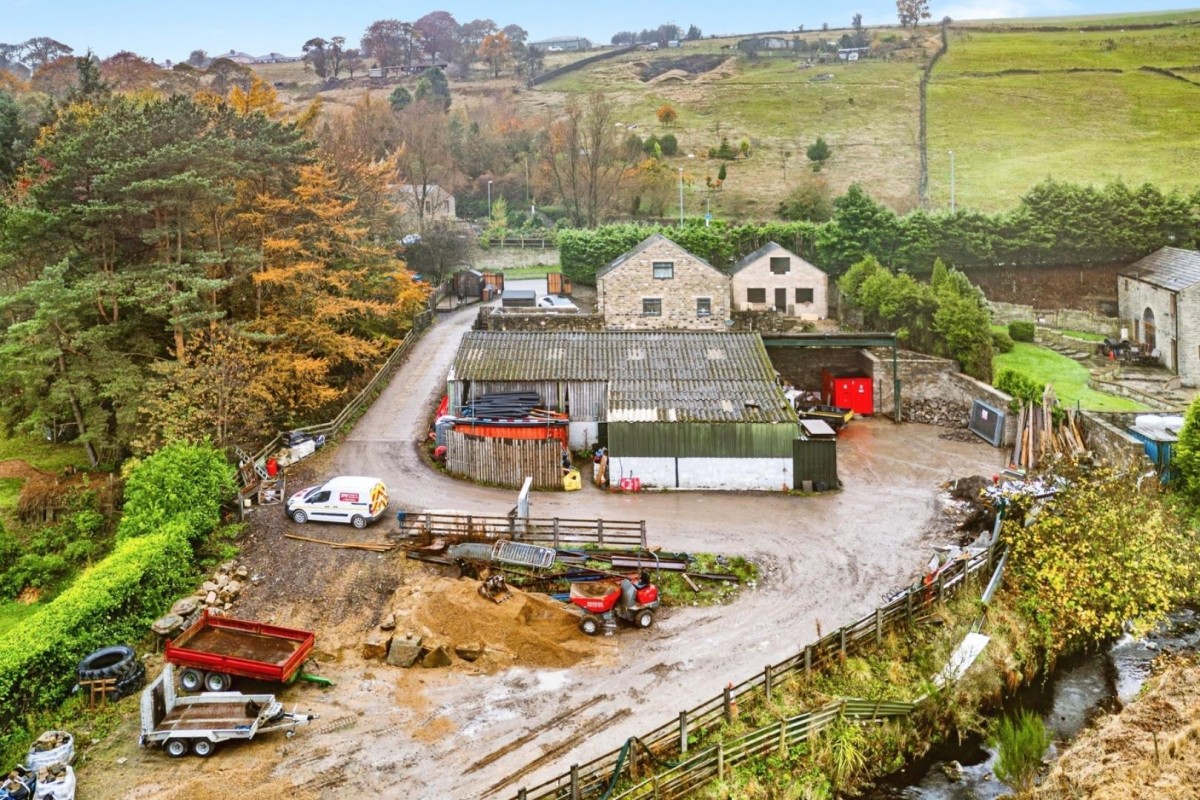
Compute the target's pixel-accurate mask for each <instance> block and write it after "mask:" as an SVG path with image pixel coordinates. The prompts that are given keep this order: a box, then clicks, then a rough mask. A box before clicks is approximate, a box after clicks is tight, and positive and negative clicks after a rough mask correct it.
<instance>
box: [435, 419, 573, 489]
mask: <svg viewBox="0 0 1200 800" xmlns="http://www.w3.org/2000/svg"><path fill="white" fill-rule="evenodd" d="M562 454H563V445H562V443H561V442H559V440H558V439H499V438H496V437H494V436H471V435H470V434H466V433H459V432H458V431H450V432H449V433H448V434H447V438H446V469H447V470H449V471H450V472H452V473H455V474H458V475H465V476H466V477H468V478H470V479H471V480H473V481H476V482H479V483H489V484H492V485H494V486H511V487H513V488H518V489H519V488H520V487H521V485H522V483H524V481H525V478H526V477H527V476H528V477H531V478H533V488H534V489H562V476H563V472H562Z"/></svg>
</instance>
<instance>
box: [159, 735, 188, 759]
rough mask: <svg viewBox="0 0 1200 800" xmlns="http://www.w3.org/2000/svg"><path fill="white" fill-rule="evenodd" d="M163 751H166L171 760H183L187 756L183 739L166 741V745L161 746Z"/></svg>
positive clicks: (186, 748)
mask: <svg viewBox="0 0 1200 800" xmlns="http://www.w3.org/2000/svg"><path fill="white" fill-rule="evenodd" d="M163 750H166V751H167V755H169V756H170V757H171V758H183V757H184V756H186V755H187V751H188V746H187V742H185V741H184V740H183V739H167V743H166V744H164V745H163Z"/></svg>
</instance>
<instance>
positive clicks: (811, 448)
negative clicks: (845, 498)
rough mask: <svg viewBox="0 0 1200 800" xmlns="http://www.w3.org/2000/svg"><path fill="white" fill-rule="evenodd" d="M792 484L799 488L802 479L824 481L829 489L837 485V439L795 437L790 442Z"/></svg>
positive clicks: (816, 481)
mask: <svg viewBox="0 0 1200 800" xmlns="http://www.w3.org/2000/svg"><path fill="white" fill-rule="evenodd" d="M792 481H793V483H792V486H793V488H796V489H799V488H801V486H802V485H803V483H804V481H812V482H813V483H814V484H815V483H818V482H820V483H824V484H825V485H826V486H828V487H829V488H831V489H835V488H837V487H838V485H839V481H838V474H837V441H836V440H829V439H808V440H801V439H797V440H796V441H794V442H793V443H792Z"/></svg>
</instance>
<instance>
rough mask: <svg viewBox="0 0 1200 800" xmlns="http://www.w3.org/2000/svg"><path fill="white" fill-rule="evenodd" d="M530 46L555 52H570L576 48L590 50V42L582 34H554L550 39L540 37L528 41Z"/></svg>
mask: <svg viewBox="0 0 1200 800" xmlns="http://www.w3.org/2000/svg"><path fill="white" fill-rule="evenodd" d="M529 46H530V47H536V48H537V49H538V50H541V51H543V52H547V53H557V52H559V51H566V52H572V51H576V50H591V49H592V43H591V41H589V40H588V39H585V38H583V37H582V36H555V37H553V38H550V39H542V40H541V41H538V42H530V43H529Z"/></svg>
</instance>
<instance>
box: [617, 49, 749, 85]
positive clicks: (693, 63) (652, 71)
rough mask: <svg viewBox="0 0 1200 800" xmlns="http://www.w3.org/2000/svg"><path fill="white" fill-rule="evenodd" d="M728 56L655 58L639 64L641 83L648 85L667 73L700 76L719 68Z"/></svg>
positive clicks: (708, 55)
mask: <svg viewBox="0 0 1200 800" xmlns="http://www.w3.org/2000/svg"><path fill="white" fill-rule="evenodd" d="M727 58H728V56H722V55H712V54H700V55H694V56H683V57H681V58H656V59H654V60H653V61H648V62H644V63H642V62H639V63H640V64H641V67H640V72H641V78H642V80H643V81H645V82H647V83H649V82H651V81H653V80H654V79H655V78H657V77H658V76H660V75H664V74H666V73H668V72H671V73H679V74H680V76H683V77H686V76H688V75H700V74H702V73H705V72H709V71H710V70H714V69H716V68H717V67H719V66H720V65H721V64H722V63H724V62H725V60H726V59H727Z"/></svg>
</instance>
